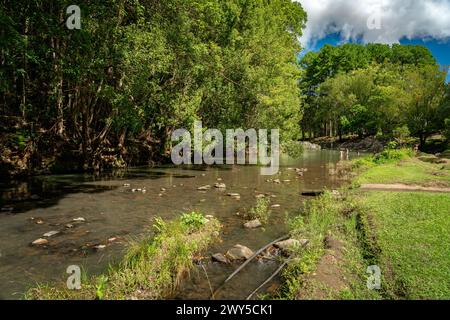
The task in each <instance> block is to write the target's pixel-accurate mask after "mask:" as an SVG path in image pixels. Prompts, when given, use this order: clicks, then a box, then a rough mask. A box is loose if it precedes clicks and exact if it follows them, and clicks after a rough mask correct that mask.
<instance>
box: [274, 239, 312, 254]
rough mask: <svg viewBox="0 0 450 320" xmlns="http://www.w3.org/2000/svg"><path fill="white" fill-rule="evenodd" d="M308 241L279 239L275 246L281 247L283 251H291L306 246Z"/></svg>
mask: <svg viewBox="0 0 450 320" xmlns="http://www.w3.org/2000/svg"><path fill="white" fill-rule="evenodd" d="M308 243H309V240H307V239H301V240H297V239H288V240H284V241H279V242H277V243H275V247H277V248H279V249H281V250H282V251H284V252H289V251H292V250H293V249H295V248H300V247H303V246H306V245H307V244H308Z"/></svg>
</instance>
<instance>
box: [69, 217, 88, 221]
mask: <svg viewBox="0 0 450 320" xmlns="http://www.w3.org/2000/svg"><path fill="white" fill-rule="evenodd" d="M72 221H74V222H85V221H86V219H85V218H82V217H79V218H75V219H73V220H72Z"/></svg>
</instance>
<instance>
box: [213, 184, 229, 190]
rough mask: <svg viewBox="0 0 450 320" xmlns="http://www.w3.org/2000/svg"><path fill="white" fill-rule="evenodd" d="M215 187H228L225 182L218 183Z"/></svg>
mask: <svg viewBox="0 0 450 320" xmlns="http://www.w3.org/2000/svg"><path fill="white" fill-rule="evenodd" d="M214 187H215V188H217V189H226V188H227V186H226V184H225V183H216V184H215V185H214Z"/></svg>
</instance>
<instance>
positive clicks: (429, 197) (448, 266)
mask: <svg viewBox="0 0 450 320" xmlns="http://www.w3.org/2000/svg"><path fill="white" fill-rule="evenodd" d="M359 200H360V201H363V202H364V203H363V204H362V206H364V207H365V208H366V210H367V212H368V213H369V214H371V216H372V218H373V224H374V227H375V228H374V230H373V232H374V235H375V237H376V239H377V243H378V246H379V248H380V250H381V253H380V255H379V262H380V264H381V265H380V267H381V269H382V270H384V271H385V272H384V274H385V279H384V280H385V281H384V283H383V284H384V287H385V288H384V289H385V290H386V293H387V294H388V296H389V297H392V298H397V297H398V298H408V299H429V298H435V299H449V298H450V281H449V279H450V263H449V262H450V219H449V218H450V217H449V214H450V195H449V194H435V193H406V192H405V193H401V192H400V193H396V192H369V193H367V194H365V195H362V196H361V198H360V199H359Z"/></svg>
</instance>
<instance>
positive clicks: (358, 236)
mask: <svg viewBox="0 0 450 320" xmlns="http://www.w3.org/2000/svg"><path fill="white" fill-rule="evenodd" d="M401 158H402V159H395V160H388V161H380V163H378V164H377V163H374V161H372V160H373V159H369V160H367V161H366V160H364V161H359V163H358V166H359V167H360V168H359V171H360V175H359V176H358V177H357V178H356V179H355V181H354V182H355V183H354V184H356V185H357V184H359V183H414V184H421V185H428V184H437V183H438V184H439V185H440V184H447V183H449V178H448V177H449V176H450V171H449V170H446V169H442V165H436V164H429V163H422V162H421V161H419V160H417V159H413V158H408V157H406V158H405V157H403V156H402V157H401ZM378 160H379V159H378ZM361 164H363V166H364V167H365V168H364V169H363V170H361ZM436 173H438V175H436ZM342 194H343V197H342V199H336V198H333V197H332V196H331V195H330V194H325V195H324V196H322V197H321V198H319V199H316V200H313V201H312V202H311V204H310V208H309V209H308V210H307V211H306V213H305V215H304V216H302V217H297V218H295V219H294V220H293V222H291V228H292V230H293V232H294V233H295V232H298V233H300V234H304V235H305V236H308V237H312V238H314V239H315V240H314V241H313V242H312V245H311V246H310V247H309V248H308V249H307V250H306V251H304V252H303V253H300V254H299V259H298V260H296V261H295V262H294V263H292V264H291V265H290V266H289V268H287V270H286V271H285V273H284V277H285V280H286V281H285V285H284V286H283V290H282V291H281V294H280V297H281V298H287V299H293V298H295V297H296V296H297V294H298V292H299V291H300V292H303V294H302V298H306V299H309V298H311V299H315V298H318V297H317V295H316V292H317V290H311V287H320V288H321V290H320V291H321V292H322V294H321V296H320V297H319V298H323V292H324V291H325V292H327V293H328V294H327V297H326V298H333V299H336V298H338V299H383V298H384V299H404V298H407V299H444V298H445V299H449V298H450V282H449V281H448V279H450V264H449V261H450V260H449V257H450V245H449V244H450V220H449V216H448V215H449V213H450V195H449V194H437V193H424V192H421V193H418V192H414V193H412V192H385V191H371V192H362V191H360V190H358V189H354V190H348V189H343V190H342ZM325 235H328V236H331V237H333V238H335V239H338V240H340V241H341V242H342V244H343V258H342V261H339V262H338V263H339V267H340V269H341V272H342V275H339V276H343V277H344V278H345V279H346V287H345V288H344V289H341V290H339V291H333V290H332V289H330V288H328V291H327V288H325V289H324V288H323V287H324V286H325V287H326V286H327V284H326V283H323V282H322V283H321V282H320V281H318V280H317V279H315V278H314V277H311V275H314V274H315V270H316V269H315V268H316V267H317V261H318V260H319V259H320V256H321V255H323V253H324V252H325V250H324V248H323V244H322V243H321V239H323V238H324V236H325ZM373 264H376V265H378V266H379V267H380V268H381V270H382V289H381V290H378V291H377V290H368V289H367V287H366V281H367V276H368V274H366V268H367V266H369V265H373ZM311 279H312V280H311Z"/></svg>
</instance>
